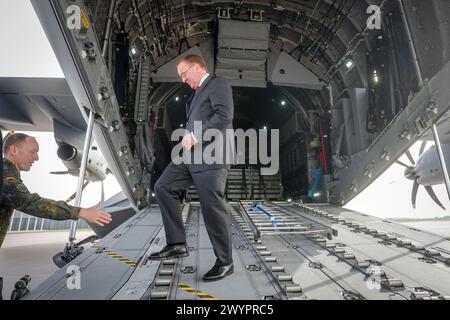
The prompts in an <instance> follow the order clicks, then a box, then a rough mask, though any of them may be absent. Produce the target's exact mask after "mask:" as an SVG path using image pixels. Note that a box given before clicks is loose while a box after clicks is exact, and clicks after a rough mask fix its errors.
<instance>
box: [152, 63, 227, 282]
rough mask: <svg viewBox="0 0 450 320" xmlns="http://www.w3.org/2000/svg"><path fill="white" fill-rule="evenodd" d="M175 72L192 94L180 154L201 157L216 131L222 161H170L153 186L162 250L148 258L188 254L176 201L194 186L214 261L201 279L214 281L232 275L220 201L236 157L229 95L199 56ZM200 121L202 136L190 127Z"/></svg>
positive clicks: (225, 212)
mask: <svg viewBox="0 0 450 320" xmlns="http://www.w3.org/2000/svg"><path fill="white" fill-rule="evenodd" d="M177 72H178V75H179V76H180V78H181V80H182V81H183V82H184V83H185V84H187V85H189V86H190V87H191V88H192V89H193V90H194V91H195V94H194V95H193V97H191V99H189V101H188V104H187V125H186V130H187V131H186V135H185V136H184V137H183V140H182V146H183V148H184V151H185V152H187V153H188V154H190V155H191V156H192V155H193V154H194V153H195V152H196V151H201V153H203V151H205V148H206V147H207V146H208V145H209V144H211V143H212V141H209V142H203V134H204V133H205V132H206V131H207V130H208V129H216V132H220V133H221V135H222V137H223V139H222V141H220V142H219V143H217V146H218V147H217V148H216V149H215V152H218V154H215V156H218V157H219V158H220V161H216V162H214V163H210V162H209V161H208V163H209V164H207V163H205V161H204V159H203V158H202V159H201V160H202V161H201V162H200V163H197V162H194V163H192V164H187V163H181V164H174V162H173V161H172V162H171V163H170V164H169V166H168V167H167V168H166V169H165V171H164V172H163V174H162V175H161V177H160V178H159V180H158V181H157V182H156V184H155V194H156V199H157V201H158V203H159V205H160V208H161V214H162V218H163V223H164V229H165V233H166V246H165V247H164V248H163V249H162V250H161V251H160V252H156V253H153V254H151V255H150V259H154V260H157V259H170V258H175V257H182V256H187V255H189V252H188V249H187V246H186V235H185V229H184V226H183V221H182V216H181V206H180V201H179V199H180V194H181V193H182V192H183V191H185V190H186V189H187V188H188V187H189V186H190V185H192V184H194V185H195V187H196V188H197V192H198V195H199V199H200V206H201V209H202V214H203V218H204V220H205V226H206V229H207V231H208V235H209V238H210V240H211V243H212V245H213V249H214V254H215V256H216V262H215V264H214V266H213V268H212V269H211V270H210V271H209V272H207V273H206V274H205V275H204V276H203V279H204V280H205V281H214V280H219V279H222V278H224V277H226V276H227V275H229V274H231V273H233V259H232V244H231V231H230V216H229V213H228V209H227V204H226V202H225V199H224V192H225V185H226V180H227V176H228V171H229V169H230V166H231V164H232V160H233V154H234V146H233V144H234V136H233V138H232V139H227V137H228V138H229V136H228V135H227V134H226V130H227V129H231V130H232V129H233V115H234V105H233V94H232V89H231V86H230V85H228V84H227V83H226V81H225V79H223V78H219V77H215V76H210V75H209V73H208V70H207V67H206V64H205V62H204V61H203V59H202V58H201V57H199V56H196V55H190V56H186V57H184V58H183V59H182V60H181V61H180V62H179V63H178V65H177ZM194 122H196V123H194ZM199 122H201V125H202V130H201V131H198V130H197V129H196V128H194V124H195V125H197V124H199ZM205 140H207V139H205ZM219 140H220V139H219ZM216 142H217V141H216ZM227 151H228V152H227ZM230 152H231V153H232V154H230ZM194 158H195V157H194ZM191 159H192V158H191ZM215 159H217V158H215Z"/></svg>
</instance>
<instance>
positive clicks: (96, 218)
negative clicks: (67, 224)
mask: <svg viewBox="0 0 450 320" xmlns="http://www.w3.org/2000/svg"><path fill="white" fill-rule="evenodd" d="M79 217H80V219H83V220H85V221H86V222H88V223H92V224H96V225H98V226H100V227H104V226H105V224H108V223H110V222H111V221H112V218H111V215H110V214H108V213H106V212H103V211H101V210H100V204H97V205H96V206H93V207H90V208H87V209H84V208H83V209H81V210H80V215H79Z"/></svg>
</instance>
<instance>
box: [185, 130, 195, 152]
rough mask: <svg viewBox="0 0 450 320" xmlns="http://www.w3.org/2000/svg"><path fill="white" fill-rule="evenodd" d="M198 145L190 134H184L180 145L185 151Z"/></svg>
mask: <svg viewBox="0 0 450 320" xmlns="http://www.w3.org/2000/svg"><path fill="white" fill-rule="evenodd" d="M197 143H198V141H197V140H195V139H194V137H193V136H192V134H191V133H188V134H186V135H185V136H184V137H183V141H181V145H182V146H183V148H185V149H186V150H191V149H192V147H193V146H195V145H196V144H197Z"/></svg>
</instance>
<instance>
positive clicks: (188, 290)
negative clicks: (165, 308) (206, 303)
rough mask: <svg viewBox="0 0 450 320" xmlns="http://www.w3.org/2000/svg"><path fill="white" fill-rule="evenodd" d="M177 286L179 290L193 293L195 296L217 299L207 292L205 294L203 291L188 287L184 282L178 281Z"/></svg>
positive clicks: (203, 298)
mask: <svg viewBox="0 0 450 320" xmlns="http://www.w3.org/2000/svg"><path fill="white" fill-rule="evenodd" d="M178 287H179V288H180V289H181V290H183V291H186V292H189V293H191V294H193V295H196V296H198V297H200V298H201V299H202V300H219V299H217V298H214V297H213V296H211V295H209V294H207V293H205V292H202V291H197V290H195V289H194V288H191V287H189V286H188V285H186V284H184V283H180V284H179V285H178Z"/></svg>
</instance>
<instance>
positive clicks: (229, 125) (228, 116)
mask: <svg viewBox="0 0 450 320" xmlns="http://www.w3.org/2000/svg"><path fill="white" fill-rule="evenodd" d="M186 114H187V124H186V129H187V130H188V131H189V132H193V133H194V135H195V137H196V138H197V139H198V140H199V138H200V137H197V135H198V132H196V130H195V128H194V122H195V121H201V123H202V134H204V133H205V132H206V131H207V130H208V129H217V130H219V131H220V132H221V134H222V138H223V140H222V143H220V141H218V143H217V146H218V147H217V148H211V147H212V146H211V147H210V148H209V151H211V149H215V150H213V151H215V152H209V153H210V154H212V155H213V156H214V157H217V158H219V159H221V160H220V161H218V163H213V164H208V163H205V162H203V163H202V164H190V165H188V167H189V169H190V171H191V172H201V171H206V170H213V169H222V168H226V169H229V168H230V166H231V164H232V163H233V161H234V159H235V157H234V152H235V150H234V134H233V135H228V136H227V134H226V130H227V129H231V130H232V129H233V116H234V104H233V92H232V89H231V86H230V85H229V84H228V83H227V82H226V81H225V79H223V78H220V77H215V76H209V77H208V78H206V80H205V81H204V82H203V83H202V86H201V87H200V89H199V92H198V93H196V94H194V95H193V96H192V97H191V99H189V100H188V102H187V104H186ZM231 130H229V133H230V132H231ZM201 138H202V140H203V137H201ZM211 143H212V142H211V141H209V142H208V141H203V142H201V143H199V144H197V145H196V146H195V147H194V148H193V149H192V150H191V156H192V160H193V159H194V157H193V153H195V150H196V149H199V148H200V149H201V151H202V152H203V151H205V148H207V146H208V145H210V144H211ZM216 152H217V153H216Z"/></svg>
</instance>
